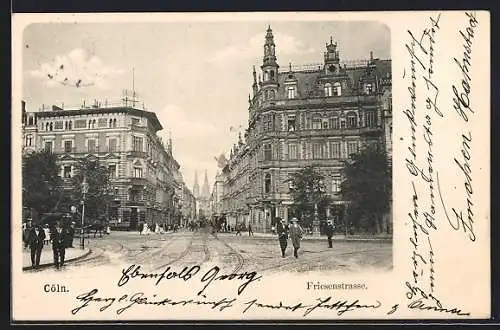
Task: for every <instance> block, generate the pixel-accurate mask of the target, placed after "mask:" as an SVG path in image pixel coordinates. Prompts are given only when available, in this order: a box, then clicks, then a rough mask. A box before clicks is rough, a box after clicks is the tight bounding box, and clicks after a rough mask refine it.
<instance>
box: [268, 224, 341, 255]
mask: <svg viewBox="0 0 500 330" xmlns="http://www.w3.org/2000/svg"><path fill="white" fill-rule="evenodd" d="M277 220H278V222H277V226H276V232H277V233H278V240H279V242H280V247H281V256H282V257H283V258H284V257H285V252H286V248H287V245H288V236H289V235H290V239H291V241H292V246H293V256H294V257H295V258H298V257H299V254H298V251H299V249H300V241H301V240H302V236H303V235H304V230H303V229H302V227H301V226H300V225H299V221H298V219H297V218H292V219H291V220H290V223H291V224H290V225H288V224H286V223H285V221H284V220H283V219H281V218H278V219H277ZM334 228H335V227H334V225H333V223H332V221H331V220H328V221H327V224H326V228H325V233H326V236H327V237H328V247H329V248H331V247H333V242H332V236H333V230H334Z"/></svg>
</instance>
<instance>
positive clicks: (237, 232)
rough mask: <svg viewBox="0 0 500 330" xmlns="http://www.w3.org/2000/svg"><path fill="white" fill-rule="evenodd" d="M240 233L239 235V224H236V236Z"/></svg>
mask: <svg viewBox="0 0 500 330" xmlns="http://www.w3.org/2000/svg"><path fill="white" fill-rule="evenodd" d="M238 235H240V236H241V224H237V225H236V236H238Z"/></svg>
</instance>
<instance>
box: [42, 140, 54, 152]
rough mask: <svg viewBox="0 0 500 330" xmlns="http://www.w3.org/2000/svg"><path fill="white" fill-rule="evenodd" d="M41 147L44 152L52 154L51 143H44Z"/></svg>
mask: <svg viewBox="0 0 500 330" xmlns="http://www.w3.org/2000/svg"><path fill="white" fill-rule="evenodd" d="M43 147H44V149H45V151H46V152H52V141H46V142H45V144H44V146H43Z"/></svg>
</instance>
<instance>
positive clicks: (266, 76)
mask: <svg viewBox="0 0 500 330" xmlns="http://www.w3.org/2000/svg"><path fill="white" fill-rule="evenodd" d="M268 80H269V72H268V71H264V81H268Z"/></svg>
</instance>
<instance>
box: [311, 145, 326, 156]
mask: <svg viewBox="0 0 500 330" xmlns="http://www.w3.org/2000/svg"><path fill="white" fill-rule="evenodd" d="M324 150H325V148H324V144H323V143H313V144H312V156H313V159H323V158H324Z"/></svg>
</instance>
